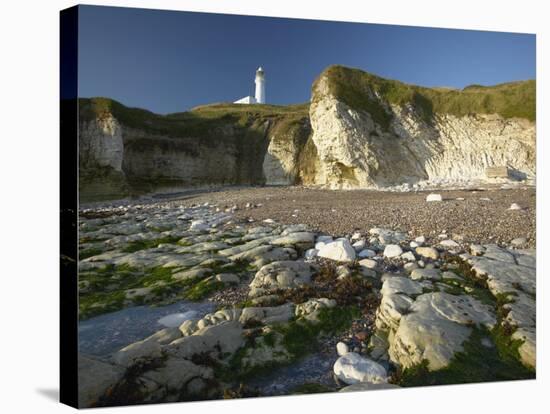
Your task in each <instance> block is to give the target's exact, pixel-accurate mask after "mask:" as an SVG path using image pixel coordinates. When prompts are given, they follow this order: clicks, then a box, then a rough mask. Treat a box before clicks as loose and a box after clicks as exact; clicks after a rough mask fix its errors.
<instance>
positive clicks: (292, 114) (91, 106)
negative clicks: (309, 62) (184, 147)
mask: <svg viewBox="0 0 550 414" xmlns="http://www.w3.org/2000/svg"><path fill="white" fill-rule="evenodd" d="M79 111H80V112H79V117H80V119H81V120H84V121H89V120H91V119H94V118H99V119H101V118H104V117H106V116H109V115H112V116H114V117H115V118H116V119H117V120H118V121H119V122H120V123H121V124H123V125H125V126H127V127H130V128H135V129H140V130H143V131H146V132H149V133H153V134H158V135H164V136H169V137H198V138H203V137H211V136H216V135H219V131H220V129H223V128H224V127H227V126H228V125H229V126H233V127H243V128H244V127H247V126H249V125H250V124H251V123H252V122H254V121H255V120H279V119H287V118H296V119H301V118H304V117H308V113H309V104H308V103H305V104H299V105H287V106H279V105H265V104H256V105H241V104H232V103H220V104H212V105H203V106H199V107H196V108H193V109H192V110H190V111H187V112H180V113H173V114H168V115H159V114H155V113H153V112H150V111H147V110H145V109H140V108H129V107H127V106H125V105H123V104H121V103H120V102H117V101H115V100H113V99H109V98H101V97H98V98H81V99H79Z"/></svg>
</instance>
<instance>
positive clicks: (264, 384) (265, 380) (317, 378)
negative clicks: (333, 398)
mask: <svg viewBox="0 0 550 414" xmlns="http://www.w3.org/2000/svg"><path fill="white" fill-rule="evenodd" d="M337 358H338V355H337V354H336V352H334V355H332V354H326V353H315V354H311V355H307V356H305V357H304V358H302V359H300V360H299V361H297V362H295V363H293V364H292V365H288V366H283V367H279V368H276V369H273V370H272V371H271V372H269V373H267V374H263V375H260V376H258V377H255V378H253V379H252V380H250V381H248V382H247V385H248V386H250V387H252V388H256V389H258V391H260V393H261V394H262V395H286V394H290V393H292V392H294V391H295V390H296V388H297V387H299V386H300V385H303V384H308V383H314V384H321V385H325V386H327V387H329V388H336V387H337V384H336V382H335V381H334V378H333V371H332V367H333V365H334V363H335V362H336V359H337Z"/></svg>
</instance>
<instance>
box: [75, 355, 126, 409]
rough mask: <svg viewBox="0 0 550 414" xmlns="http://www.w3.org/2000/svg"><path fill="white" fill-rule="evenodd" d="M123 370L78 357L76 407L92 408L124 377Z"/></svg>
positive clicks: (90, 358) (91, 359)
mask: <svg viewBox="0 0 550 414" xmlns="http://www.w3.org/2000/svg"><path fill="white" fill-rule="evenodd" d="M124 372H125V369H124V368H123V367H120V366H116V365H113V364H109V363H107V362H104V361H101V360H99V359H96V358H92V357H89V356H85V355H82V354H79V356H78V406H79V407H80V408H86V407H92V406H93V405H95V404H96V403H97V402H98V401H99V400H100V399H101V397H103V396H105V395H107V394H108V393H109V392H110V391H112V390H113V388H114V387H115V386H116V384H118V382H119V381H120V380H122V378H123V377H124Z"/></svg>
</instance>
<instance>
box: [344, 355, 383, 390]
mask: <svg viewBox="0 0 550 414" xmlns="http://www.w3.org/2000/svg"><path fill="white" fill-rule="evenodd" d="M333 370H334V374H335V375H336V377H337V378H338V379H339V380H340V381H343V382H345V383H346V384H356V383H358V382H371V383H374V384H380V383H385V382H388V373H387V372H386V369H385V368H384V367H383V366H382V365H380V364H379V363H377V362H374V361H373V360H371V359H368V358H364V357H362V356H361V355H359V354H356V353H355V352H348V353H347V354H345V355H343V356H341V357H340V358H338V359H337V360H336V362H335V363H334V368H333Z"/></svg>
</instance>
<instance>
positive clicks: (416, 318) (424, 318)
mask: <svg viewBox="0 0 550 414" xmlns="http://www.w3.org/2000/svg"><path fill="white" fill-rule="evenodd" d="M495 324H496V318H495V316H494V315H493V313H492V310H491V309H490V308H489V307H488V306H486V305H484V304H482V303H481V302H479V301H477V300H476V299H473V298H472V297H470V296H466V295H460V296H455V295H450V294H447V293H443V292H435V293H427V294H424V295H420V296H418V298H417V299H416V301H415V302H414V303H413V304H412V306H411V307H410V308H409V313H407V314H406V315H403V316H402V317H401V320H400V323H399V327H398V328H397V330H396V331H395V333H394V335H393V337H392V338H391V340H390V348H389V355H390V358H391V360H392V361H393V362H395V363H396V364H398V365H401V366H403V367H405V368H408V367H412V366H414V365H417V364H420V363H421V362H422V361H424V360H427V361H428V368H429V369H430V370H438V369H441V368H444V367H446V366H447V365H449V363H450V361H451V360H452V358H453V356H454V355H455V354H456V353H457V352H460V351H462V350H463V347H462V344H463V343H464V341H466V340H467V339H468V337H469V336H470V334H471V332H472V329H471V328H470V326H472V325H479V326H486V327H488V328H491V327H493V326H494V325H495Z"/></svg>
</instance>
